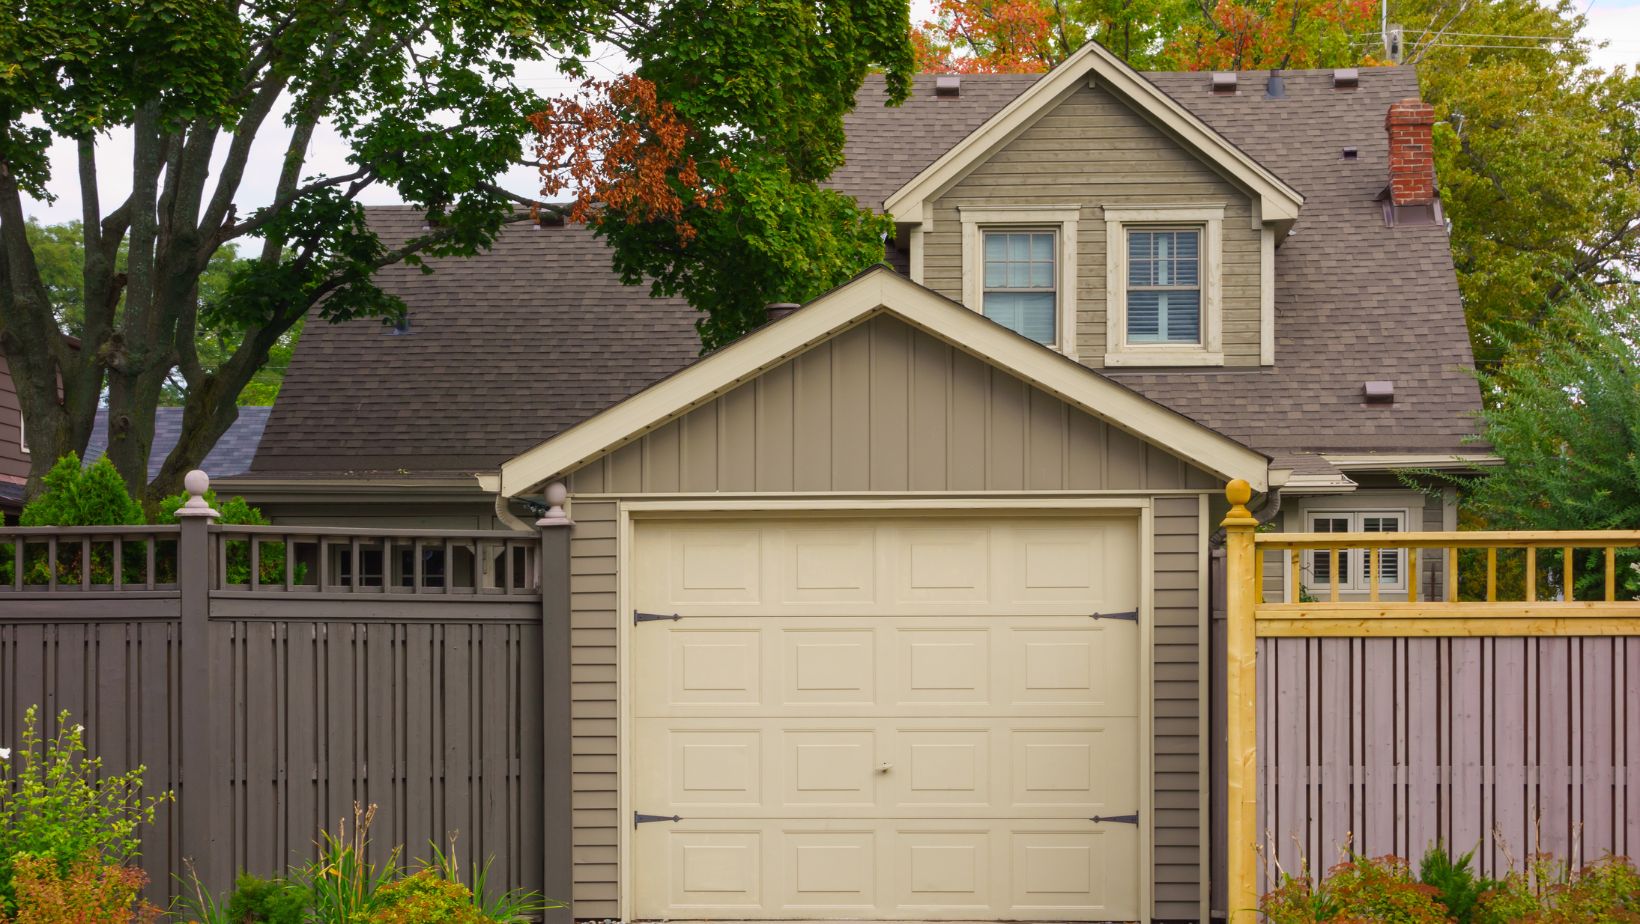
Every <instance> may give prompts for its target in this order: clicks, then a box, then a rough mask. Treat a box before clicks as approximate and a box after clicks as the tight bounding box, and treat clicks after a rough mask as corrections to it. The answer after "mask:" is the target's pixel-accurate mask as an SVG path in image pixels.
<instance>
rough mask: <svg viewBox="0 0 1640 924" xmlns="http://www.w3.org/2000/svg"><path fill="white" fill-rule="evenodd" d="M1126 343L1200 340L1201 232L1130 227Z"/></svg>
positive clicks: (1199, 230) (1192, 229)
mask: <svg viewBox="0 0 1640 924" xmlns="http://www.w3.org/2000/svg"><path fill="white" fill-rule="evenodd" d="M1127 235H1128V239H1127V249H1128V272H1127V276H1128V287H1127V291H1128V304H1127V340H1128V342H1129V343H1184V344H1200V343H1201V342H1202V276H1201V239H1202V232H1201V229H1200V228H1129V229H1128V233H1127Z"/></svg>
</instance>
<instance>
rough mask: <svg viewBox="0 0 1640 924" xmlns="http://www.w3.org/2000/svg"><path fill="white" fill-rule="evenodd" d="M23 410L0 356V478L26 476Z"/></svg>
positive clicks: (8, 371) (15, 385)
mask: <svg viewBox="0 0 1640 924" xmlns="http://www.w3.org/2000/svg"><path fill="white" fill-rule="evenodd" d="M22 427H23V411H22V405H21V404H19V403H18V401H17V384H16V383H15V382H13V381H12V380H11V370H10V369H9V368H7V366H6V358H5V357H4V356H0V479H4V480H15V479H20V478H26V477H28V466H29V457H28V454H27V453H25V452H23V445H22V436H23V430H22Z"/></svg>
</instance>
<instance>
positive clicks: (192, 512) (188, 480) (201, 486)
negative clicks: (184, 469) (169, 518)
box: [177, 468, 220, 517]
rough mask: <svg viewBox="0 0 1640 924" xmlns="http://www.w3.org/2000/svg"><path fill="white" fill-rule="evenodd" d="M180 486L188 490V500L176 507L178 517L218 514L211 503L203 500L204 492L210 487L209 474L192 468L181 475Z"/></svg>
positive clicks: (213, 515) (212, 515)
mask: <svg viewBox="0 0 1640 924" xmlns="http://www.w3.org/2000/svg"><path fill="white" fill-rule="evenodd" d="M182 488H183V490H185V491H187V492H188V501H187V502H186V503H184V504H183V505H182V506H181V507H180V508H178V509H177V516H179V517H215V516H220V514H218V513H217V512H216V511H215V510H212V509H211V505H210V504H208V503H206V502H205V492H206V491H209V490H210V489H211V479H210V476H208V475H206V474H205V473H204V472H202V471H200V470H199V469H197V468H196V469H194V470H193V471H191V472H189V473H188V474H186V475H183V476H182Z"/></svg>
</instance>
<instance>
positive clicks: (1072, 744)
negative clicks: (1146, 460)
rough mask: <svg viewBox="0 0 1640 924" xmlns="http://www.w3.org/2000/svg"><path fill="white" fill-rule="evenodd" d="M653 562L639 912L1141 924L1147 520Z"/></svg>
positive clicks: (696, 530)
mask: <svg viewBox="0 0 1640 924" xmlns="http://www.w3.org/2000/svg"><path fill="white" fill-rule="evenodd" d="M635 542H636V548H635V558H636V561H635V562H634V570H633V593H634V600H633V602H634V604H635V606H636V608H637V610H638V612H639V613H641V614H643V615H641V616H636V617H635V618H636V619H638V620H639V621H638V622H637V623H636V625H635V626H634V627H633V629H632V632H633V635H632V657H633V659H634V660H633V664H632V674H631V677H632V681H633V689H634V699H633V717H634V724H633V732H634V735H635V741H634V742H633V746H634V748H635V750H634V753H633V762H632V768H633V781H632V788H631V798H632V803H633V804H632V807H633V808H634V809H636V811H637V812H638V813H642V816H661V817H663V818H664V819H665V820H651V819H650V818H647V817H642V816H640V817H637V818H634V819H631V822H632V823H633V824H634V825H635V830H634V831H633V836H634V837H635V842H634V847H633V853H632V857H633V866H634V868H633V870H632V871H631V876H630V879H629V881H630V882H631V883H632V884H633V888H634V889H635V898H636V913H637V916H638V917H641V918H671V919H679V918H735V919H776V918H836V917H842V918H860V919H867V918H911V919H1001V920H1023V919H1050V920H1098V921H1104V920H1135V919H1137V918H1138V883H1139V876H1140V873H1141V865H1140V856H1139V854H1140V851H1139V843H1140V840H1139V828H1138V826H1137V824H1135V823H1133V821H1132V820H1116V821H1105V820H1101V821H1094V820H1092V819H1093V818H1095V817H1096V816H1097V817H1100V818H1102V819H1103V818H1111V817H1113V816H1125V815H1133V814H1134V813H1135V812H1136V811H1137V809H1138V807H1139V788H1138V778H1137V777H1138V774H1137V770H1138V755H1139V728H1138V715H1139V702H1138V693H1139V688H1138V663H1139V657H1140V652H1139V646H1138V634H1139V633H1138V628H1137V623H1136V622H1134V621H1130V620H1125V619H1121V618H1108V617H1107V618H1100V619H1094V618H1092V614H1094V613H1100V614H1117V613H1121V612H1123V611H1131V610H1133V609H1135V608H1136V607H1137V605H1138V602H1139V601H1138V582H1137V574H1138V562H1137V559H1138V552H1137V546H1138V538H1137V524H1136V522H1135V521H1134V520H1133V519H1131V518H1123V519H1115V518H1108V519H1087V518H1078V519H1074V520H1072V519H1052V518H1034V519H995V520H979V519H952V518H921V519H906V520H871V521H856V520H846V519H830V520H825V519H821V520H815V519H807V520H805V521H802V522H794V521H773V520H768V521H755V520H739V521H728V520H725V521H707V522H704V523H703V522H692V523H688V524H683V523H676V524H672V523H660V522H651V523H644V524H642V525H640V526H639V527H638V531H637V535H636V540H635ZM674 614H675V615H677V616H678V617H680V618H678V619H676V620H673V619H671V618H670V617H671V616H673V615H674ZM656 616H664V617H668V618H665V619H656V618H653V617H656ZM673 816H676V818H677V819H678V820H676V821H674V820H672V818H673Z"/></svg>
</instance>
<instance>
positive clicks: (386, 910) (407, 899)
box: [362, 868, 495, 924]
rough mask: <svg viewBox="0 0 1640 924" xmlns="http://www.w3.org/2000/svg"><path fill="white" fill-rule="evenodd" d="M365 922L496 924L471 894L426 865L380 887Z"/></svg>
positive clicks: (380, 923)
mask: <svg viewBox="0 0 1640 924" xmlns="http://www.w3.org/2000/svg"><path fill="white" fill-rule="evenodd" d="M362 920H363V921H365V922H366V924H495V919H494V918H490V917H486V916H485V915H484V912H482V911H480V910H479V909H478V908H477V907H476V905H475V900H474V898H473V893H472V892H471V891H470V890H468V888H467V887H466V886H464V885H462V884H461V883H459V882H456V881H453V880H450V879H446V878H445V877H444V876H442V875H441V874H440V873H439V871H438V870H437V869H434V868H428V869H424V870H421V871H420V872H417V873H414V874H412V875H410V876H406V877H405V878H403V879H400V880H398V881H397V882H393V883H390V884H388V885H386V886H383V887H382V889H381V891H379V892H377V893H376V895H375V905H374V907H373V908H372V909H371V910H370V912H369V913H368V914H367V915H365V916H364V917H363V918H362Z"/></svg>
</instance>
